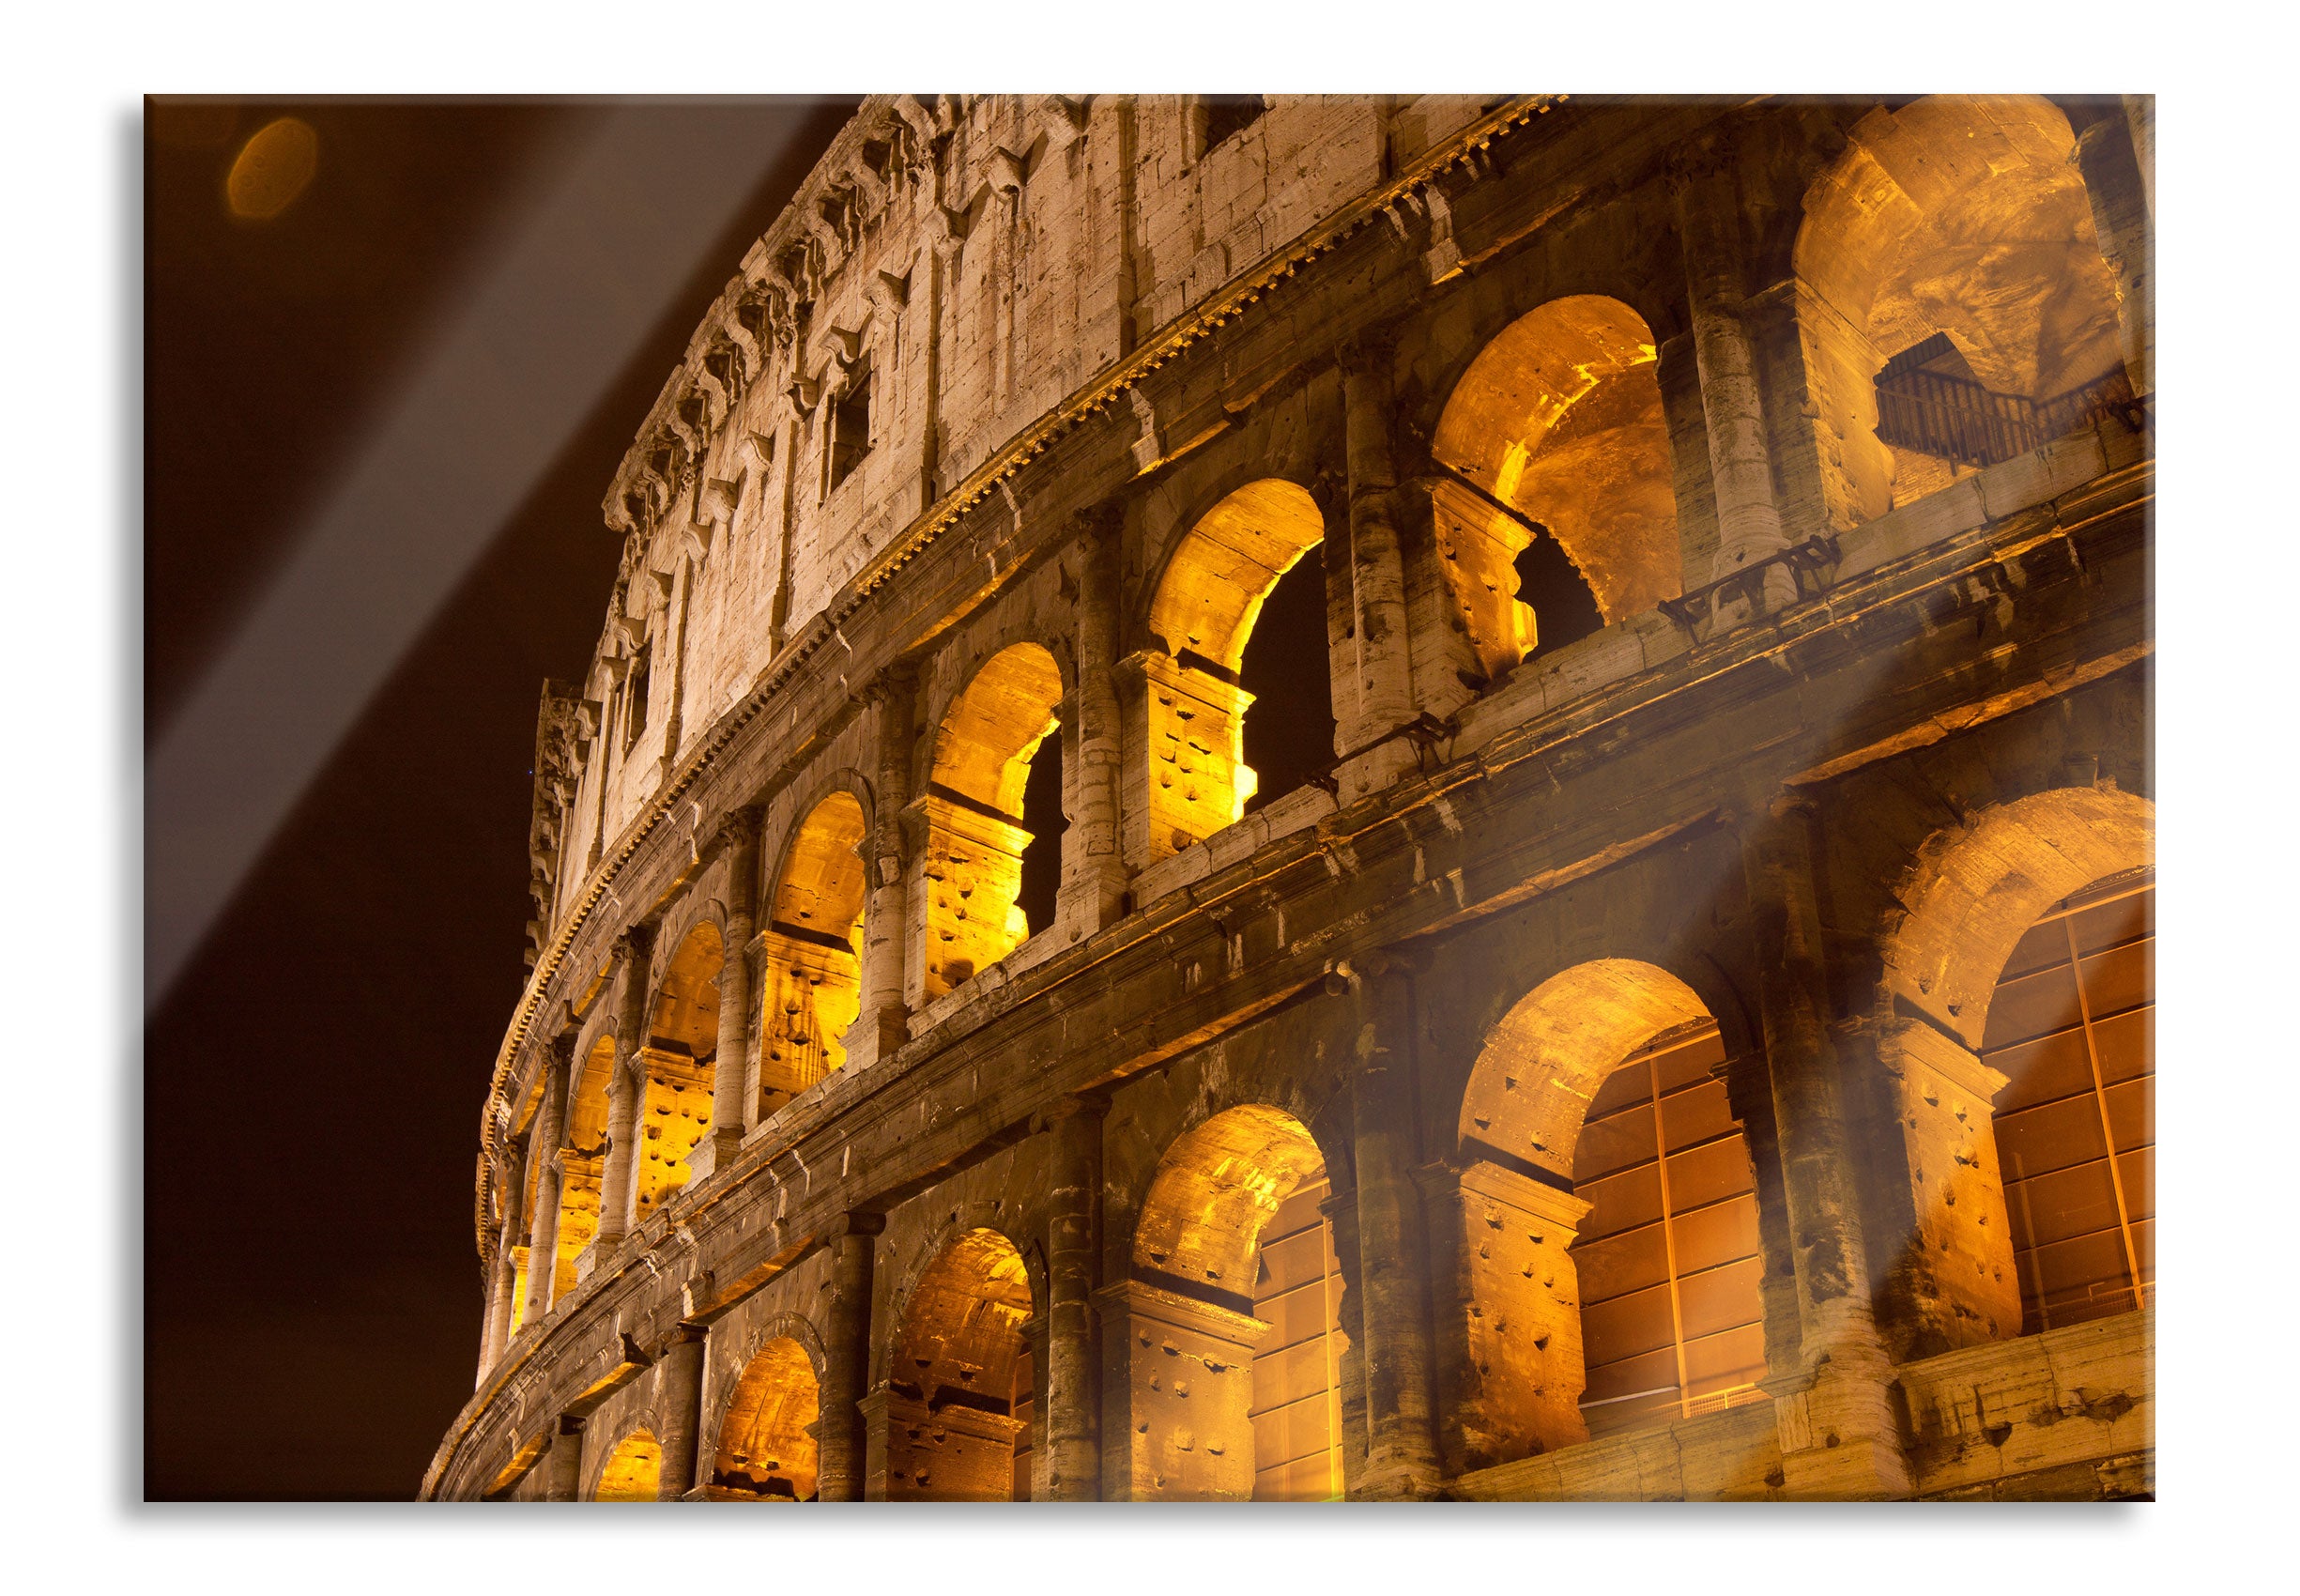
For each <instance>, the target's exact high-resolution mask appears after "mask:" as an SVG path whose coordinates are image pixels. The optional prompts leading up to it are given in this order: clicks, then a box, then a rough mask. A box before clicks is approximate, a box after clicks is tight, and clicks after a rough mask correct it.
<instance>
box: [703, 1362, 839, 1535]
mask: <svg viewBox="0 0 2300 1596" xmlns="http://www.w3.org/2000/svg"><path fill="white" fill-rule="evenodd" d="M821 1407H822V1398H821V1390H820V1387H819V1386H818V1384H817V1382H816V1380H815V1366H814V1364H813V1363H812V1362H811V1361H810V1360H809V1359H808V1358H807V1356H806V1349H805V1347H803V1346H801V1345H800V1344H799V1343H797V1342H795V1341H792V1340H791V1339H790V1337H789V1336H777V1337H776V1338H775V1339H774V1340H773V1341H771V1342H769V1343H767V1344H766V1345H764V1346H762V1347H760V1348H759V1351H758V1353H757V1354H756V1355H755V1356H754V1357H753V1358H751V1360H750V1362H749V1363H747V1364H746V1365H744V1370H743V1378H742V1379H741V1380H739V1381H737V1382H736V1384H735V1394H734V1395H733V1396H732V1397H731V1398H729V1399H728V1404H727V1417H726V1418H725V1419H724V1420H722V1421H721V1422H720V1425H719V1450H718V1455H717V1457H716V1459H715V1460H714V1461H713V1465H712V1474H711V1484H712V1488H713V1492H714V1493H724V1494H725V1495H726V1496H728V1497H730V1498H756V1499H757V1500H759V1501H764V1502H775V1501H783V1502H811V1501H813V1500H814V1499H815V1458H816V1453H815V1426H816V1424H817V1422H818V1420H820V1415H821Z"/></svg>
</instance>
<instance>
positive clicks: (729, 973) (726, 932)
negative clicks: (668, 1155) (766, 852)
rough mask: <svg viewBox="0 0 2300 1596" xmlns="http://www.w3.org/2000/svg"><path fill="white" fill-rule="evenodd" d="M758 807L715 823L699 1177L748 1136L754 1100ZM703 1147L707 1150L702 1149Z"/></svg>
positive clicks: (724, 1162) (693, 1160) (726, 1159)
mask: <svg viewBox="0 0 2300 1596" xmlns="http://www.w3.org/2000/svg"><path fill="white" fill-rule="evenodd" d="M718 840H719V846H720V847H721V848H723V849H725V850H726V853H727V923H726V925H725V926H723V927H721V928H720V929H721V932H722V937H721V957H720V961H719V1047H718V1059H717V1062H716V1063H715V1064H714V1065H713V1067H712V1076H711V1135H710V1136H709V1137H708V1138H707V1139H706V1140H705V1142H704V1143H703V1145H702V1146H699V1147H698V1148H696V1149H695V1152H694V1153H693V1154H691V1155H690V1156H689V1159H688V1163H689V1166H690V1167H693V1166H694V1165H695V1164H697V1163H698V1161H699V1160H702V1159H708V1160H709V1163H708V1165H707V1167H704V1168H700V1169H697V1170H696V1174H695V1178H696V1179H698V1180H700V1179H702V1178H704V1177H705V1176H706V1175H707V1174H711V1173H712V1172H713V1171H717V1170H722V1169H725V1168H726V1167H727V1166H728V1164H729V1163H731V1162H732V1161H733V1160H734V1156H735V1149H736V1148H737V1147H739V1146H741V1145H742V1144H743V1138H744V1136H746V1135H748V1134H749V1132H750V1128H751V1115H752V1114H753V1113H757V1112H758V1108H759V1101H758V1097H757V1096H756V1095H755V1094H753V1093H751V1091H750V1090H749V1082H750V1079H751V1049H752V1046H753V1045H754V1044H753V1039H752V1037H751V1035H750V1017H751V962H750V952H751V937H752V935H753V934H754V932H755V931H756V929H757V927H758V918H759V810H758V809H755V808H744V809H737V810H735V811H734V812H733V813H732V814H730V815H728V817H727V819H726V821H724V822H723V823H722V824H721V825H720V827H719V837H718ZM706 1149H708V1150H707V1151H706Z"/></svg>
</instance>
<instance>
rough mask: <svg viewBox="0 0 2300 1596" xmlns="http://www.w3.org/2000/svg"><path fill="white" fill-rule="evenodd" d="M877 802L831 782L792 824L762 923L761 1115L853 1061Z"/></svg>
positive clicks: (760, 998)
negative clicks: (869, 845) (869, 846)
mask: <svg viewBox="0 0 2300 1596" xmlns="http://www.w3.org/2000/svg"><path fill="white" fill-rule="evenodd" d="M869 829H870V810H869V808H868V807H867V806H866V802H865V799H864V798H862V797H858V796H857V795H856V793H855V791H854V790H853V788H852V787H851V786H849V785H846V784H843V783H842V784H838V785H835V786H833V787H832V788H831V789H830V790H828V791H826V792H824V793H823V795H822V796H821V797H820V799H819V800H817V801H816V803H815V804H814V806H812V807H811V808H809V809H808V810H807V811H806V812H805V818H804V819H803V820H801V821H799V823H798V824H797V825H796V826H794V827H792V828H791V831H790V836H789V837H788V838H786V839H785V841H784V844H783V855H782V858H781V859H780V860H779V861H778V862H777V864H776V866H775V869H774V884H773V886H772V887H771V888H770V889H769V890H768V893H767V896H766V905H765V907H766V913H765V915H764V916H762V918H763V920H764V925H763V926H762V928H761V930H760V952H759V976H760V990H759V1103H758V1110H757V1112H758V1113H759V1117H760V1118H761V1119H762V1120H763V1119H764V1118H765V1117H766V1116H768V1115H770V1114H772V1113H774V1112H775V1111H776V1110H777V1109H780V1108H781V1107H782V1106H783V1105H784V1104H785V1103H787V1102H789V1101H790V1099H791V1098H793V1097H797V1096H798V1095H799V1094H800V1093H801V1092H804V1091H805V1090H806V1089H807V1088H808V1087H809V1086H812V1085H813V1084H814V1083H815V1082H818V1081H820V1080H821V1079H822V1078H823V1077H824V1076H825V1075H828V1074H829V1073H830V1072H831V1071H832V1070H834V1069H837V1068H840V1067H843V1066H844V1065H845V1064H846V1062H847V1048H846V1042H845V1036H846V1031H847V1028H848V1027H849V1026H851V1025H852V1024H853V1023H854V1021H855V1017H856V1015H857V1014H859V1013H860V1012H861V1010H862V1002H863V997H862V946H863V944H862V939H863V911H864V908H865V906H866V901H867V899H868V898H869V882H868V880H867V878H866V873H865V868H864V864H863V855H862V848H863V843H864V839H865V837H866V836H868V834H869Z"/></svg>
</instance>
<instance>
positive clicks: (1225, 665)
mask: <svg viewBox="0 0 2300 1596" xmlns="http://www.w3.org/2000/svg"><path fill="white" fill-rule="evenodd" d="M1325 536H1326V517H1325V513H1324V512H1323V511H1321V510H1320V509H1319V507H1318V501H1317V500H1316V499H1313V498H1311V494H1310V490H1309V489H1307V488H1305V487H1303V486H1302V485H1301V484H1300V483H1295V482H1291V481H1288V480H1286V479H1285V478H1282V477H1263V478H1259V479H1257V480H1255V481H1252V482H1250V483H1246V484H1244V485H1243V486H1241V487H1236V488H1234V489H1232V490H1231V491H1230V492H1229V493H1227V494H1225V495H1224V496H1223V497H1222V498H1221V499H1220V500H1219V502H1217V503H1216V504H1214V505H1213V506H1212V507H1211V508H1210V509H1208V510H1206V511H1205V512H1204V514H1201V515H1200V516H1198V518H1197V519H1196V520H1195V521H1194V522H1192V523H1191V525H1190V529H1189V530H1188V531H1187V532H1185V533H1184V534H1183V535H1182V536H1181V537H1180V538H1179V539H1177V540H1176V542H1175V544H1174V546H1173V551H1172V552H1171V553H1170V554H1169V555H1168V556H1167V559H1166V563H1165V567H1164V569H1163V570H1162V571H1161V572H1160V574H1159V575H1158V582H1157V584H1156V586H1155V587H1154V588H1153V590H1152V595H1151V600H1150V609H1149V615H1148V629H1149V634H1150V636H1149V646H1148V647H1147V648H1146V649H1145V650H1144V651H1143V652H1142V653H1141V654H1139V655H1137V656H1136V659H1137V662H1138V663H1139V664H1140V667H1141V669H1142V676H1143V678H1144V686H1145V694H1144V697H1143V698H1142V709H1141V719H1140V720H1139V721H1138V722H1137V723H1136V724H1137V726H1138V727H1139V729H1140V732H1139V734H1140V737H1141V739H1142V741H1141V743H1140V744H1139V745H1140V746H1141V747H1142V750H1143V754H1142V769H1143V771H1144V775H1143V776H1142V778H1141V780H1142V784H1143V785H1144V786H1145V787H1146V789H1147V790H1146V793H1145V794H1144V799H1145V804H1146V807H1145V810H1144V814H1145V817H1146V818H1145V821H1144V824H1145V826H1146V832H1145V833H1144V834H1143V835H1144V836H1146V841H1145V842H1144V843H1143V844H1142V847H1141V848H1140V849H1138V850H1137V852H1140V853H1141V854H1142V858H1141V860H1140V862H1141V863H1143V864H1148V863H1154V862H1155V861H1157V860H1159V859H1163V858H1166V857H1167V856H1168V855H1170V854H1173V853H1178V852H1181V851H1182V850H1183V849H1185V848H1188V847H1189V846H1191V845H1192V844H1193V843H1196V842H1200V841H1203V840H1204V838H1206V837H1208V836H1212V835H1213V834H1214V833H1216V832H1218V831H1219V830H1221V829H1222V828H1223V827H1224V826H1227V825H1230V824H1231V823H1233V822H1234V821H1236V820H1237V819H1238V818H1239V816H1241V815H1242V814H1244V813H1245V808H1246V804H1247V801H1248V800H1249V799H1250V798H1252V797H1253V796H1254V793H1255V790H1256V786H1257V778H1256V776H1255V773H1254V770H1253V767H1252V766H1250V765H1249V764H1247V763H1246V762H1245V744H1244V733H1245V719H1246V712H1247V710H1248V709H1249V708H1250V707H1251V705H1252V703H1253V696H1252V695H1251V694H1250V693H1248V692H1247V691H1246V690H1245V689H1244V688H1243V687H1242V686H1240V685H1239V681H1238V671H1239V667H1240V665H1241V663H1242V662H1243V659H1244V656H1245V652H1246V643H1247V639H1248V637H1250V635H1251V634H1252V632H1253V628H1254V622H1255V621H1256V619H1257V618H1258V617H1259V616H1260V614H1261V611H1262V606H1263V602H1264V601H1265V599H1267V598H1268V597H1269V595H1270V593H1271V591H1273V590H1274V589H1276V587H1277V586H1278V583H1279V580H1280V578H1281V577H1283V576H1284V575H1286V574H1287V573H1288V572H1289V571H1291V570H1292V569H1293V568H1294V566H1295V565H1296V562H1298V561H1299V560H1301V558H1302V557H1303V556H1304V555H1305V554H1307V553H1308V552H1310V550H1311V549H1312V548H1315V547H1317V546H1318V545H1319V544H1321V543H1322V542H1323V541H1324V539H1325ZM1314 668H1318V669H1325V668H1326V660H1325V659H1324V658H1323V657H1322V656H1321V657H1320V659H1319V660H1318V661H1317V662H1316V665H1315V667H1314Z"/></svg>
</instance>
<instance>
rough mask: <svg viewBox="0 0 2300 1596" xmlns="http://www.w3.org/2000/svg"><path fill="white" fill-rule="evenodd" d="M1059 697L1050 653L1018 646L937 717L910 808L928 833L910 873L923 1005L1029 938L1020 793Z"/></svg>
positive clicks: (1026, 837)
mask: <svg viewBox="0 0 2300 1596" xmlns="http://www.w3.org/2000/svg"><path fill="white" fill-rule="evenodd" d="M1062 693H1063V686H1062V670H1061V668H1060V667H1059V666H1057V665H1056V664H1055V663H1054V656H1053V655H1052V654H1051V653H1049V652H1047V651H1046V650H1045V649H1044V648H1043V647H1041V646H1040V645H1038V644H1036V643H1016V644H1013V645H1012V646H1011V647H1008V648H1005V649H1002V650H1000V651H999V652H997V653H995V654H993V655H991V656H990V658H989V660H987V661H985V662H984V664H983V666H982V668H981V669H979V670H977V671H976V672H975V673H974V679H973V680H972V681H970V682H969V683H967V684H966V687H965V690H964V691H962V692H961V693H959V695H958V698H957V699H956V700H955V701H953V703H952V704H951V706H950V709H949V711H948V713H946V714H944V715H943V724H942V727H941V729H939V730H938V731H937V732H936V735H935V740H934V766H933V769H932V772H931V773H930V775H929V777H928V788H927V791H926V792H925V794H924V795H922V796H921V797H920V798H919V800H918V801H917V805H916V807H917V808H918V809H919V810H920V812H921V813H922V814H923V816H924V817H925V820H926V830H927V846H926V847H925V848H924V849H923V850H922V851H921V853H920V861H919V866H918V868H917V870H916V871H915V872H914V874H913V876H912V913H911V924H912V926H913V927H915V928H918V931H919V934H920V935H921V936H922V937H923V939H924V948H923V950H922V956H921V957H920V958H919V959H914V960H912V970H914V971H915V972H916V974H915V975H914V976H912V979H914V980H916V981H918V982H919V983H920V991H919V994H918V996H919V1000H920V1001H925V1002H931V1001H932V1000H934V999H935V998H938V997H941V996H942V995H943V993H945V992H947V991H950V990H953V989H954V988H957V987H959V986H962V985H964V984H965V983H966V982H967V981H969V980H971V979H973V978H974V975H975V974H978V973H979V972H981V971H983V970H986V969H988V968H989V966H991V965H992V964H995V963H997V962H998V961H999V960H1000V959H1004V958H1005V957H1006V955H1007V954H1009V953H1011V952H1013V951H1014V949H1015V948H1017V947H1019V946H1020V945H1021V944H1022V943H1023V942H1024V940H1026V939H1027V938H1028V937H1029V936H1030V934H1031V930H1032V928H1031V926H1030V923H1029V921H1028V919H1027V918H1026V917H1025V916H1024V914H1023V913H1022V912H1021V910H1020V908H1019V907H1018V906H1017V903H1016V899H1017V898H1018V897H1019V896H1020V892H1021V885H1022V851H1023V849H1025V848H1027V847H1029V846H1030V842H1031V834H1030V833H1029V832H1027V831H1025V830H1023V829H1022V825H1021V820H1022V790H1023V788H1024V786H1025V785H1026V784H1027V783H1028V781H1029V779H1030V761H1031V760H1032V758H1033V756H1035V754H1036V753H1037V752H1038V744H1041V743H1042V742H1044V741H1045V740H1046V736H1047V734H1048V733H1049V732H1050V731H1052V730H1053V729H1054V724H1055V719H1056V716H1057V714H1058V713H1059V711H1060V709H1061V707H1062ZM1040 929H1043V927H1041V928H1040Z"/></svg>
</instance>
